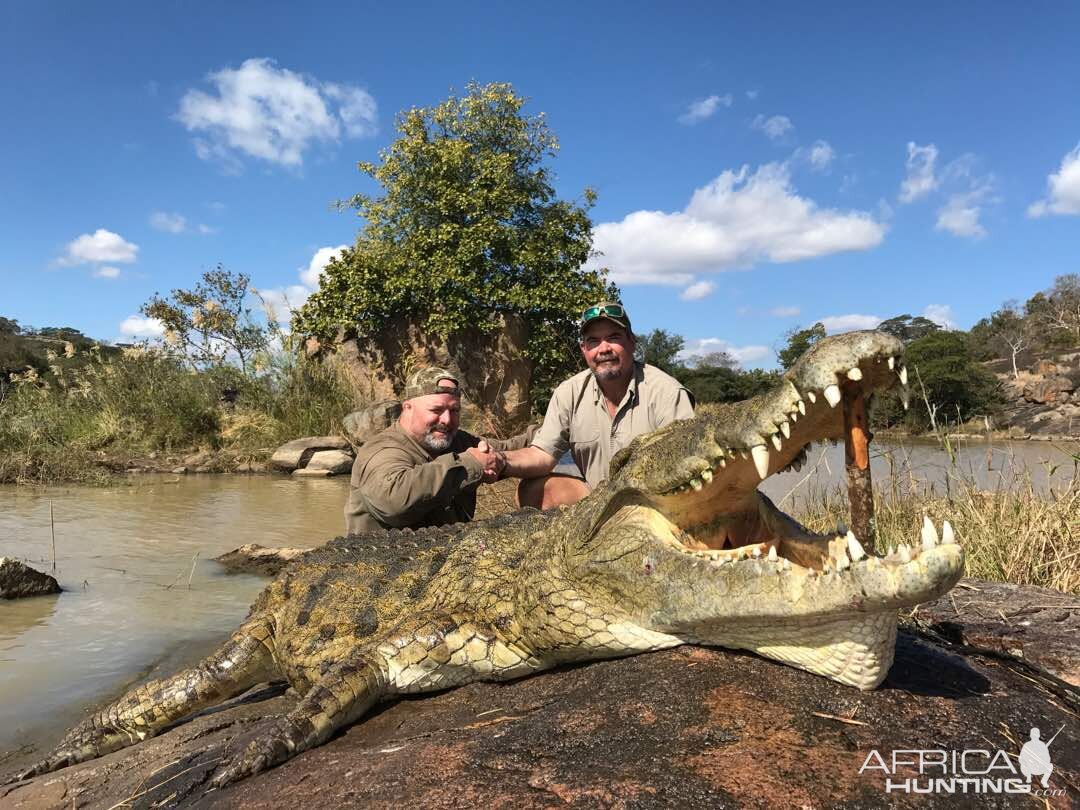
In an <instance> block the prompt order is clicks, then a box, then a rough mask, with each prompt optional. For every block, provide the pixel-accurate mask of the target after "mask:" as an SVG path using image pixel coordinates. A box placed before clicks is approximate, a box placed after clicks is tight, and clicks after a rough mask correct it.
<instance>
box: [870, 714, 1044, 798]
mask: <svg viewBox="0 0 1080 810" xmlns="http://www.w3.org/2000/svg"><path fill="white" fill-rule="evenodd" d="M1064 728H1065V726H1064V725H1062V726H1061V728H1059V729H1058V730H1057V733H1056V734H1054V736H1053V737H1051V738H1050V739H1049V740H1047V741H1046V742H1043V741H1042V739H1041V738H1042V734H1041V732H1040V731H1039V729H1037V728H1032V729H1031V731H1030V732H1029V734H1028V736H1029V738H1030V739H1029V740H1028V741H1027V742H1026V743H1024V745H1023V747H1022V748H1021V749H1020V755H1019V756H1017V755H1016V754H1015V753H1009V752H1007V751H1002V750H1000V749H999V750H997V751H990V750H987V749H984V748H971V749H964V750H962V751H958V750H952V751H948V750H945V749H941V748H934V749H918V748H905V749H897V750H895V751H892V752H891V754H890V755H887V756H883V755H882V754H881V753H880V752H878V751H877V750H876V749H875V750H872V751H871V752H870V753H869V754H867V756H866V760H865V761H864V762H863V764H862V767H861V768H859V773H860V774H864V773H867V772H871V773H872V772H874V771H880V772H881V774H882V775H883V776H884V777H885V792H886V793H924V794H925V793H945V794H953V793H979V794H994V793H1028V794H1031V795H1041V796H1057V795H1064V793H1065V792H1064V790H1050V789H1049V788H1050V774H1051V773H1052V772H1053V770H1054V766H1053V764H1052V763H1051V762H1050V746H1051V745H1052V744H1053V742H1054V740H1056V739H1057V736H1058V734H1060V733H1061V732H1062V730H1064ZM1032 777H1040V779H1039V782H1040V784H1041V785H1042V790H1040V789H1039V788H1038V786H1036V787H1034V788H1033V787H1032V784H1031V779H1032Z"/></svg>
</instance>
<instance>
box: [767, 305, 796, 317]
mask: <svg viewBox="0 0 1080 810" xmlns="http://www.w3.org/2000/svg"><path fill="white" fill-rule="evenodd" d="M800 312H802V310H801V309H799V307H773V308H772V309H770V310H769V314H770V315H773V316H775V317H777V318H791V317H794V316H795V315H798V314H799V313H800Z"/></svg>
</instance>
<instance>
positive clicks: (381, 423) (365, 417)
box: [341, 399, 401, 446]
mask: <svg viewBox="0 0 1080 810" xmlns="http://www.w3.org/2000/svg"><path fill="white" fill-rule="evenodd" d="M399 416H401V403H400V402H399V401H398V400H396V399H383V400H380V401H379V402H376V403H375V404H374V405H371V406H369V407H367V408H361V409H360V410H358V411H353V412H352V413H350V414H348V415H347V416H346V417H345V418H344V419H342V420H341V424H342V426H343V427H344V428H345V432H346V434H348V436H349V438H350V439H352V441H353V444H355V445H357V446H360V445H362V444H363V443H364V442H366V441H367V440H368V439H370V438H371V437H372V436H374V435H375V434H377V433H379V432H381V431H383V430H385V429H386V428H388V427H390V425H392V424H394V422H396V421H397V418H398V417H399Z"/></svg>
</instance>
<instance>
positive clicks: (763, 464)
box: [750, 444, 769, 481]
mask: <svg viewBox="0 0 1080 810" xmlns="http://www.w3.org/2000/svg"><path fill="white" fill-rule="evenodd" d="M750 452H751V454H753V456H754V467H756V468H757V474H758V476H759V477H760V478H761V480H762V481H764V480H765V479H766V478H768V477H769V451H768V449H767V448H766V447H765V445H763V444H755V445H754V446H753V447H751V448H750Z"/></svg>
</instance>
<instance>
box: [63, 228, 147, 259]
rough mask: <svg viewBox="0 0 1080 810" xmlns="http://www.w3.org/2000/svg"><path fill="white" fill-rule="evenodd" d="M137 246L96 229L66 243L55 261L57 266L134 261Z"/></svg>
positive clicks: (114, 234)
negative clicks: (65, 247) (63, 250)
mask: <svg viewBox="0 0 1080 810" xmlns="http://www.w3.org/2000/svg"><path fill="white" fill-rule="evenodd" d="M138 252H139V246H138V245H136V244H133V243H132V242H128V241H127V240H126V239H124V237H122V236H121V235H120V234H118V233H113V232H112V231H107V230H105V229H104V228H98V229H97V230H96V231H94V232H93V233H84V234H83V235H82V236H79V237H77V238H75V239H73V240H72V241H71V242H69V243H68V246H67V249H66V252H65V253H64V255H63V256H61V257H60V258H59V259H57V263H58V264H63V265H74V264H87V263H90V262H121V263H130V262H133V261H135V257H136V255H137V254H138Z"/></svg>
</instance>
